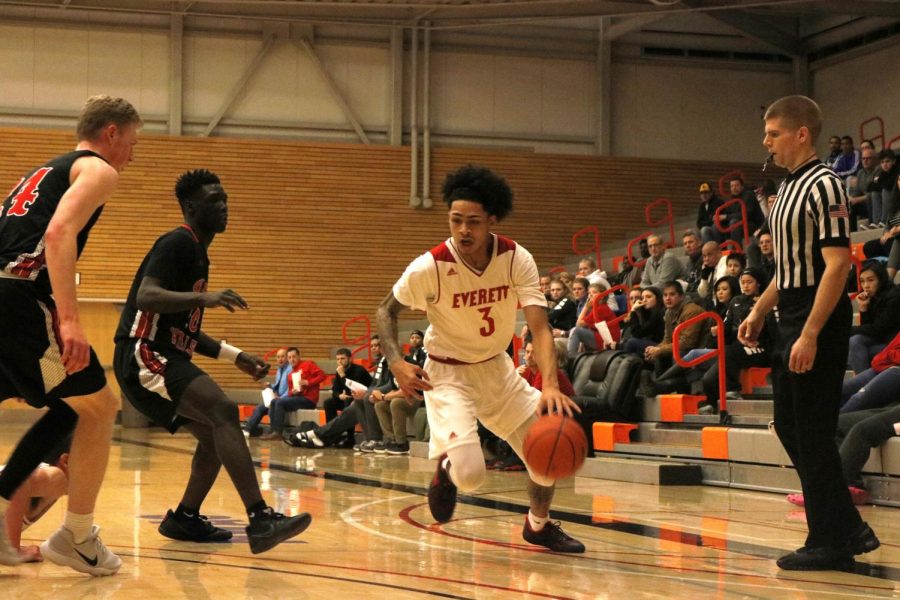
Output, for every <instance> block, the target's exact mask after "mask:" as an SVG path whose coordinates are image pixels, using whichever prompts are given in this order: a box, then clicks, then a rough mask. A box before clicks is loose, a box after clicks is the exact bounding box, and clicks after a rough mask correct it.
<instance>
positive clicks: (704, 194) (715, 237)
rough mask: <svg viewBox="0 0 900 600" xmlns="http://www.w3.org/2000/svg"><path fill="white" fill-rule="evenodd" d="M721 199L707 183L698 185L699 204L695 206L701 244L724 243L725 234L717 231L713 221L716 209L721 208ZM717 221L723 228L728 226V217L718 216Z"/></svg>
mask: <svg viewBox="0 0 900 600" xmlns="http://www.w3.org/2000/svg"><path fill="white" fill-rule="evenodd" d="M722 204H723V202H722V199H721V198H719V196H718V195H716V193H715V192H714V191H713V188H712V186H711V185H710V184H709V182H707V181H704V182H703V183H701V184H700V203H699V204H698V205H697V230H698V231H700V240H701V241H702V242H716V243H719V244H721V243H722V242H724V241H725V234H724V233H722V232H721V231H719V229H718V228H717V227H716V225H715V223H714V222H713V219H715V217H716V209H717V208H719V207H720V206H722ZM719 221H720V223H721V225H722V226H723V227H724V226H726V225H728V215H726V214H724V213H723V214H721V215H719Z"/></svg>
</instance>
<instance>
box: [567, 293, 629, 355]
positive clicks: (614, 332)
mask: <svg viewBox="0 0 900 600" xmlns="http://www.w3.org/2000/svg"><path fill="white" fill-rule="evenodd" d="M588 290H589V292H588V301H587V303H585V305H584V310H582V311H581V314H580V315H579V316H578V321H577V322H576V324H575V328H574V329H572V332H571V334H570V335H569V343H568V354H569V356H570V357H574V356H575V355H577V354H578V350H579V345H583V346H584V349H585V350H595V351H596V350H599V349H601V348H603V347H604V344H605V343H606V341H605V340H604V339H603V336H602V335H601V334H600V331H599V330H598V329H597V324H598V323H601V322H605V323H606V327H607V328H608V330H609V334H610V336H611V337H612V340H613V341H615V342H618V341H619V338H620V337H621V331H620V329H619V324H618V323H617V322H615V318H616V315H615V313H614V312H613V311H612V309H610V308H609V306H607V305H606V304H605V303H603V302H595V301H594V298H596V297H597V296H598V295H599V294H602V293H603V292H605V291H606V289H605V288H604V287H603V284H602V283H592V284H591V285H590V287H589V288H588Z"/></svg>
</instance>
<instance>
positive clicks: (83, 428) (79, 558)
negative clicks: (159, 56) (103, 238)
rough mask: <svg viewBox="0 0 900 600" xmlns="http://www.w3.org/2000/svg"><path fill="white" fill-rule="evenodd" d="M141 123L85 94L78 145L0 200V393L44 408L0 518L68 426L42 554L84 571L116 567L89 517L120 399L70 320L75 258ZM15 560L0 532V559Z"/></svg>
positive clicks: (16, 455)
mask: <svg viewBox="0 0 900 600" xmlns="http://www.w3.org/2000/svg"><path fill="white" fill-rule="evenodd" d="M140 126H141V118H140V116H139V115H138V113H137V111H136V110H135V109H134V107H133V106H132V105H131V104H130V103H129V102H127V101H126V100H123V99H122V98H111V97H109V96H94V97H92V98H89V99H88V101H87V102H86V103H85V105H84V107H83V109H82V112H81V115H80V117H79V120H78V126H77V135H78V145H77V147H76V150H75V151H74V152H69V153H68V154H64V155H62V156H58V157H56V158H54V159H53V160H51V161H50V162H48V163H46V164H44V165H42V166H41V167H38V168H37V169H35V170H33V171H31V172H30V173H28V174H26V175H25V176H24V177H23V178H22V179H21V180H20V181H19V183H18V184H16V186H15V187H14V188H13V190H12V192H10V194H9V196H7V198H6V200H4V202H3V204H2V206H0V306H2V310H0V400H3V399H6V398H10V397H21V398H24V399H25V400H26V401H27V402H28V403H29V404H30V405H32V406H34V407H36V408H44V407H46V408H47V409H48V411H47V412H46V413H45V414H44V415H43V416H42V417H41V418H40V419H39V420H38V421H37V422H36V423H35V424H34V426H33V427H32V428H31V429H30V430H29V431H28V433H26V434H25V436H24V437H23V438H22V439H21V441H20V442H19V444H18V445H17V446H16V449H15V450H14V451H13V453H12V455H11V456H10V458H9V460H8V461H7V464H6V468H5V469H4V470H3V473H2V474H0V516H2V513H4V512H5V510H6V508H7V506H8V505H9V500H10V499H11V498H12V496H13V494H14V493H15V491H16V489H17V488H18V487H19V486H20V485H21V484H22V482H23V481H25V479H26V478H27V477H28V476H29V475H30V474H31V472H32V471H34V469H35V468H36V467H37V466H38V464H40V462H41V460H43V458H44V455H45V454H46V452H47V451H48V450H49V449H50V448H52V447H54V446H56V445H57V444H59V443H60V441H61V440H63V439H64V438H66V437H67V436H68V435H69V434H70V433H72V431H73V430H74V438H73V442H72V451H71V454H70V456H69V475H70V481H69V503H68V511H67V512H66V516H65V522H64V524H63V526H62V527H61V528H60V529H59V530H58V531H57V532H56V533H54V534H53V535H52V536H51V537H50V538H49V539H48V540H47V541H46V542H44V544H43V545H42V546H41V551H42V553H43V555H44V556H45V557H46V558H48V559H49V560H51V561H53V562H55V563H57V564H63V565H68V566H70V567H72V568H73V569H76V570H78V571H81V572H84V573H90V574H91V575H111V574H113V573H115V572H116V571H118V569H119V567H120V566H121V564H122V561H121V560H119V558H118V557H117V556H116V555H115V554H113V553H112V552H110V551H109V550H108V549H107V548H106V547H105V546H104V545H103V543H102V542H101V541H100V539H99V537H98V535H97V534H98V531H99V528H98V527H97V526H95V525H94V524H93V512H94V505H95V503H96V499H97V495H98V493H99V491H100V486H101V484H102V483H103V477H104V475H105V473H106V464H107V461H108V459H109V446H110V441H111V439H112V426H113V423H114V421H115V417H116V413H117V412H118V409H119V402H118V400H117V399H116V397H115V396H114V395H113V393H112V392H111V391H110V389H109V387H107V385H106V378H105V377H104V374H103V369H102V367H101V366H100V363H99V362H98V361H97V357H96V355H95V354H94V352H93V350H92V349H91V347H90V345H89V344H88V341H87V338H86V337H85V334H84V331H83V329H82V327H81V324H80V322H79V319H78V307H77V302H76V296H75V262H76V260H77V259H78V257H79V256H80V255H81V252H82V250H83V249H84V246H85V244H86V243H87V239H88V234H89V232H90V230H91V227H92V226H93V225H94V223H96V221H97V219H98V218H99V217H100V212H101V211H102V210H103V205H104V204H105V203H106V201H107V200H109V198H110V196H111V195H112V193H113V191H114V190H115V189H116V185H117V184H118V181H119V173H120V172H121V171H122V170H123V169H124V168H125V166H126V165H128V163H129V162H130V161H131V160H132V158H133V152H134V145H135V144H136V143H137V140H138V130H139V129H140ZM51 294H52V296H51ZM10 551H12V552H10ZM16 562H18V557H17V556H16V554H15V551H14V549H12V548H10V546H9V543H8V541H7V540H6V536H5V532H2V531H0V564H15V563H16Z"/></svg>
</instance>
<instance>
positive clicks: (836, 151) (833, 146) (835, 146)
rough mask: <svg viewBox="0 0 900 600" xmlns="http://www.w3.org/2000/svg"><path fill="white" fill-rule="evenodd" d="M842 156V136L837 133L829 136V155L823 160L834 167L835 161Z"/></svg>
mask: <svg viewBox="0 0 900 600" xmlns="http://www.w3.org/2000/svg"><path fill="white" fill-rule="evenodd" d="M840 156H841V138H839V137H838V136H836V135H833V136H831V137H830V138H828V156H826V157H825V158H824V159H823V160H822V162H823V163H825V164H826V165H828V166H829V167H831V168H832V169H833V168H834V163H836V162H837V159H838V158H840Z"/></svg>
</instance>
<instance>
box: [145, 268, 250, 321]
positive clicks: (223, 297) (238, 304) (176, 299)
mask: <svg viewBox="0 0 900 600" xmlns="http://www.w3.org/2000/svg"><path fill="white" fill-rule="evenodd" d="M219 306H222V307H224V308H226V309H228V310H229V311H230V312H234V311H235V310H236V309H241V310H244V309H247V308H250V306H249V305H248V304H247V302H246V300H244V299H243V298H241V296H240V294H238V293H237V292H235V291H234V290H232V289H225V290H221V291H218V292H175V291H172V290H169V289H166V288H165V287H164V286H163V282H162V281H161V280H160V279H157V278H156V277H150V276H145V277H144V278H143V279H141V287H140V288H138V293H137V307H138V308H139V309H141V310H147V311H150V312H155V313H159V314H162V315H164V314H168V313H176V312H182V311H185V310H191V309H194V308H216V307H219Z"/></svg>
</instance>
